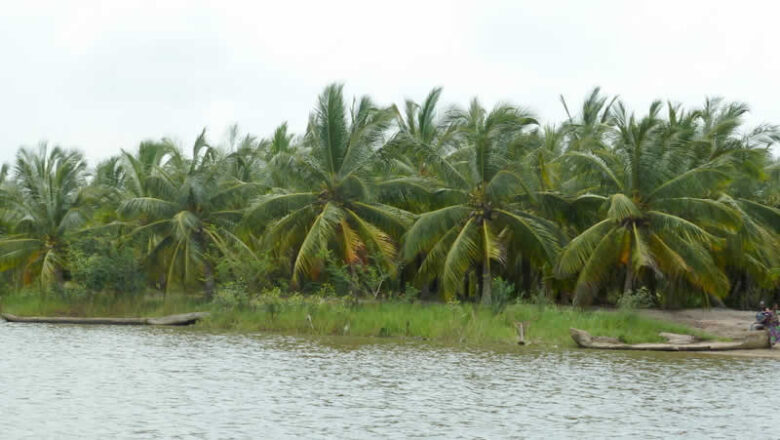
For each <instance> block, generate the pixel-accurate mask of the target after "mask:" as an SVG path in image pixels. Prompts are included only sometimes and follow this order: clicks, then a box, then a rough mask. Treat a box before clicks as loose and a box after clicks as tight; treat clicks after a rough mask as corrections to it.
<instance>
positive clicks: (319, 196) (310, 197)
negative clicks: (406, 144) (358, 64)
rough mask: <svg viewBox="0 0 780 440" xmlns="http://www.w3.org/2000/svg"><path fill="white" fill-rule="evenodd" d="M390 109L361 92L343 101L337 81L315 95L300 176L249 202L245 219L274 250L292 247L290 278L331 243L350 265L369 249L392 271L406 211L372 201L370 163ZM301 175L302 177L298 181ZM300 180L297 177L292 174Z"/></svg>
mask: <svg viewBox="0 0 780 440" xmlns="http://www.w3.org/2000/svg"><path fill="white" fill-rule="evenodd" d="M392 117H393V114H392V112H391V111H390V110H389V109H382V108H378V107H377V106H376V105H374V103H373V102H371V100H370V99H369V98H368V97H362V98H360V99H359V100H357V101H356V102H354V103H353V105H352V107H351V109H348V108H347V105H346V103H345V102H344V97H343V86H342V85H339V84H332V85H329V86H328V87H326V88H325V90H324V91H323V93H322V94H321V95H320V97H319V100H318V103H317V108H316V110H315V111H314V113H313V114H312V115H311V117H310V120H309V127H308V129H307V133H306V136H305V139H304V148H305V149H306V150H307V152H308V154H309V155H308V157H307V158H306V159H305V160H303V161H302V163H301V164H300V167H301V169H300V172H301V173H302V175H303V176H304V177H305V179H292V178H290V179H288V180H289V182H290V184H289V185H288V186H286V187H281V188H275V189H274V190H272V192H271V193H270V194H267V195H265V196H262V197H259V198H258V199H257V200H256V201H255V203H254V204H253V205H252V206H251V207H250V209H249V210H248V213H247V218H246V221H247V223H248V224H250V225H251V226H252V227H254V228H255V229H257V230H262V229H264V232H265V234H264V235H265V242H266V243H267V245H268V247H269V248H270V249H273V250H275V251H276V252H277V253H280V254H285V253H286V252H288V251H289V252H291V254H290V257H291V261H292V281H293V285H296V286H298V285H300V283H301V281H302V279H303V278H304V277H310V278H316V277H317V275H318V273H319V272H320V271H321V270H322V264H323V261H322V258H321V256H322V252H325V251H327V250H333V251H335V252H336V254H337V255H338V256H339V257H340V258H341V259H342V260H343V261H344V262H345V263H346V264H348V265H350V267H352V268H353V270H354V268H355V265H357V264H363V263H367V262H368V258H369V257H370V256H373V257H375V258H376V259H377V262H378V264H380V265H381V266H382V267H383V268H385V270H387V271H389V272H394V270H395V264H394V258H395V253H396V245H395V242H394V240H393V238H392V237H393V236H400V234H401V233H402V232H403V231H404V230H405V228H406V227H407V226H408V225H409V224H410V223H411V220H412V216H411V214H409V213H407V212H405V211H403V210H400V209H397V208H394V207H391V206H388V205H384V204H381V203H378V202H376V201H375V199H374V198H373V197H372V187H373V186H374V185H373V179H372V176H371V173H370V172H369V169H368V167H370V166H372V164H373V163H375V162H376V161H377V159H378V151H379V149H380V148H381V147H382V145H383V144H384V139H383V135H384V134H385V132H386V130H387V128H388V126H389V124H390V122H391V121H392ZM300 180H302V181H300ZM297 181H300V182H297Z"/></svg>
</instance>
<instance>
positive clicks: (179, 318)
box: [0, 312, 208, 325]
mask: <svg viewBox="0 0 780 440" xmlns="http://www.w3.org/2000/svg"><path fill="white" fill-rule="evenodd" d="M206 316H208V312H193V313H182V314H179V315H169V316H162V317H159V318H75V317H70V316H51V317H48V316H16V315H12V314H10V313H0V317H2V318H3V319H5V320H6V321H8V322H24V323H31V324H33V323H37V324H91V325H190V324H194V323H196V322H197V321H198V320H200V319H202V318H205V317H206Z"/></svg>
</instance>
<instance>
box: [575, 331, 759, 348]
mask: <svg viewBox="0 0 780 440" xmlns="http://www.w3.org/2000/svg"><path fill="white" fill-rule="evenodd" d="M569 333H570V334H571V337H572V339H574V342H576V343H577V345H578V346H580V347H582V348H595V349H601V350H644V351H727V350H753V349H761V348H770V347H771V345H770V343H769V334H767V332H763V331H758V332H749V333H748V335H747V336H746V337H745V339H744V340H742V341H734V342H694V343H689V344H669V343H666V344H664V343H660V344H652V343H651V344H624V343H621V342H613V341H603V340H599V338H594V337H593V336H591V335H590V333H588V332H586V331H584V330H579V329H576V328H571V329H569Z"/></svg>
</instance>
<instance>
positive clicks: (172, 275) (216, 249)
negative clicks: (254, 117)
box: [119, 130, 252, 298]
mask: <svg viewBox="0 0 780 440" xmlns="http://www.w3.org/2000/svg"><path fill="white" fill-rule="evenodd" d="M151 145H152V144H142V146H141V148H140V149H139V154H138V156H136V157H132V156H130V155H127V154H125V157H126V158H127V163H128V165H129V166H130V168H131V169H130V174H131V175H132V176H133V177H132V180H131V182H132V183H131V185H130V191H131V192H133V193H136V194H139V195H138V196H135V197H130V198H128V199H126V200H124V201H123V202H122V204H121V205H120V207H119V212H120V214H121V215H122V216H123V218H125V219H128V220H132V221H134V222H136V223H137V226H136V227H135V228H134V229H133V230H132V231H131V232H130V233H129V237H142V238H145V240H146V243H147V248H148V252H147V259H148V262H149V264H150V267H154V268H163V269H164V270H165V272H164V277H165V280H166V286H169V285H170V282H171V281H173V280H176V279H179V280H181V281H182V282H184V283H186V282H189V281H194V280H198V279H203V281H204V289H205V294H206V296H207V297H209V298H210V297H212V296H213V294H214V290H215V287H216V280H215V278H214V265H215V258H216V256H217V255H222V256H227V257H231V256H233V255H234V250H235V249H239V250H242V251H246V252H248V254H249V255H250V256H251V255H252V254H251V251H249V249H248V248H247V246H246V245H245V244H244V242H243V241H242V240H241V239H240V238H239V237H237V236H236V235H235V234H234V232H233V230H234V228H235V226H236V224H237V223H238V221H239V220H240V218H241V215H242V212H241V209H240V208H241V196H242V195H243V194H245V193H246V191H249V190H251V185H248V184H246V183H244V182H240V181H239V182H237V181H232V180H222V179H220V175H219V174H220V173H219V172H220V167H219V166H218V163H219V160H220V157H221V156H220V155H219V152H218V151H216V150H215V149H214V148H212V147H210V146H209V145H208V144H207V142H206V138H205V130H204V131H203V132H202V133H201V134H200V136H198V138H197V140H196V141H195V144H194V145H193V148H192V157H191V158H187V157H185V156H184V155H182V154H181V152H180V151H179V150H178V149H177V148H175V147H172V146H170V145H168V144H165V145H162V146H155V147H152V146H151ZM161 158H162V159H161ZM201 277H202V278H201Z"/></svg>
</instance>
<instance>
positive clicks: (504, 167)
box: [404, 99, 557, 303]
mask: <svg viewBox="0 0 780 440" xmlns="http://www.w3.org/2000/svg"><path fill="white" fill-rule="evenodd" d="M449 123H450V124H451V125H452V126H453V127H455V130H456V132H457V136H458V141H459V146H458V148H457V149H456V150H455V151H453V152H452V153H451V154H449V155H448V159H449V162H450V163H451V165H452V166H451V168H450V169H449V171H451V174H450V175H448V176H447V177H446V183H447V186H445V187H442V188H439V189H436V190H435V191H434V193H437V194H439V195H441V202H442V205H443V207H440V208H438V209H435V210H432V211H429V212H426V213H423V214H422V215H420V217H419V218H418V219H417V221H416V222H415V224H414V225H413V226H412V227H411V228H410V229H409V232H408V233H407V234H406V235H405V237H404V256H405V258H406V259H407V260H410V259H412V258H415V257H416V256H417V255H418V254H421V253H424V254H425V258H424V260H423V263H422V265H421V267H420V269H419V276H421V277H423V278H426V279H430V278H433V277H437V276H438V277H440V278H441V279H442V281H443V283H442V291H443V294H444V296H445V298H452V297H453V296H454V294H455V293H456V292H458V291H459V290H461V287H462V286H463V283H464V280H465V279H467V278H466V277H467V275H468V273H469V272H470V271H473V270H476V271H477V276H478V278H477V279H478V282H479V285H480V288H479V290H480V295H481V298H482V299H481V300H482V302H483V303H490V302H491V301H492V298H491V281H492V268H491V267H492V266H491V262H497V263H499V264H500V263H502V262H504V261H505V258H506V255H507V254H508V253H510V254H512V253H520V254H522V255H524V256H527V257H529V258H531V259H532V260H533V261H534V262H535V263H536V264H537V265H543V264H548V263H551V262H552V261H553V259H554V258H555V254H556V252H557V243H556V237H555V232H554V228H553V227H552V226H551V224H550V223H549V222H547V221H545V220H543V219H542V218H540V217H538V216H536V215H534V214H533V213H531V212H528V211H524V210H521V209H520V206H519V205H518V204H517V203H514V202H513V198H514V197H515V196H516V195H517V194H518V193H523V192H524V191H525V189H524V185H523V178H522V176H520V175H519V174H518V172H517V171H518V170H517V169H516V168H514V167H513V164H512V163H511V162H510V161H509V155H508V153H509V144H510V142H511V140H512V139H513V138H514V137H515V136H517V135H518V134H519V133H520V132H521V130H522V129H523V128H525V127H526V126H529V125H532V124H535V123H536V121H535V120H534V119H533V118H531V117H530V115H529V114H528V113H527V112H524V111H522V110H520V109H518V108H516V107H512V106H508V105H499V106H496V107H495V108H494V109H493V110H492V111H490V112H487V111H486V110H485V109H484V108H483V107H482V106H481V105H480V104H479V102H478V101H477V100H476V99H475V100H473V101H472V103H471V106H470V107H469V108H468V110H460V109H455V110H453V111H452V112H450V114H449Z"/></svg>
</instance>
